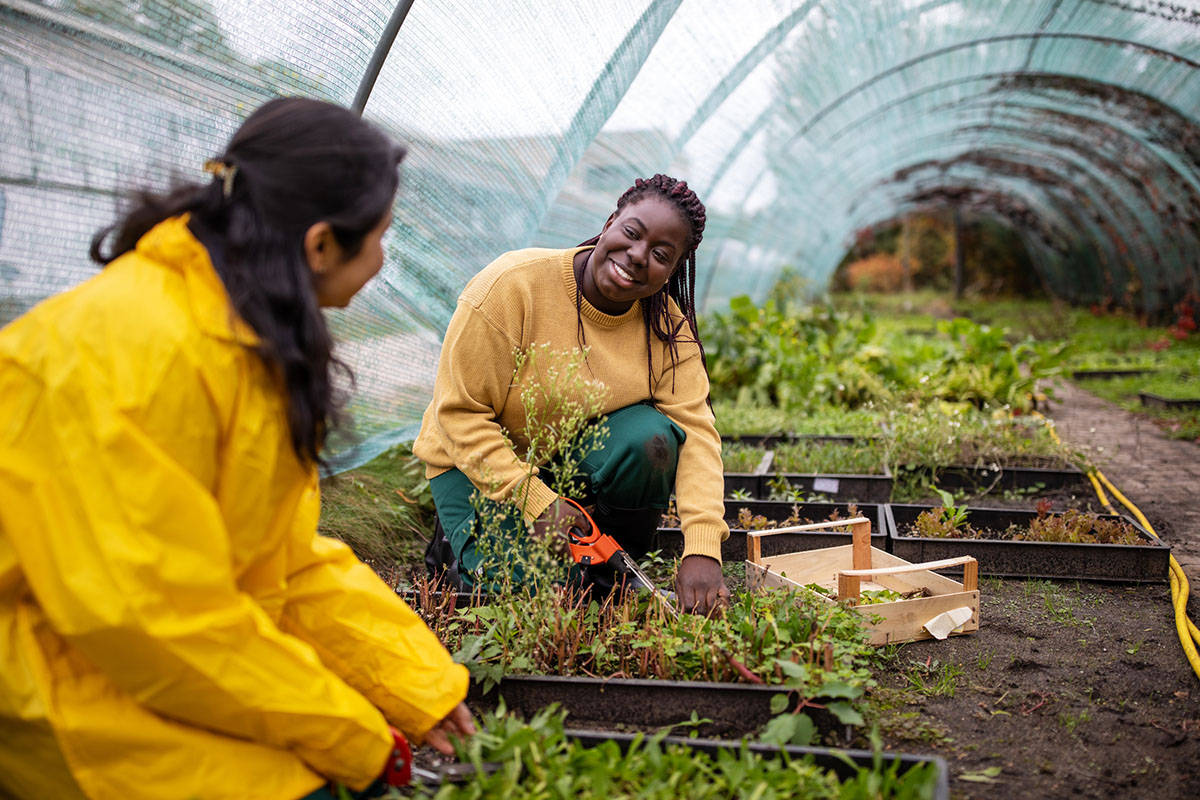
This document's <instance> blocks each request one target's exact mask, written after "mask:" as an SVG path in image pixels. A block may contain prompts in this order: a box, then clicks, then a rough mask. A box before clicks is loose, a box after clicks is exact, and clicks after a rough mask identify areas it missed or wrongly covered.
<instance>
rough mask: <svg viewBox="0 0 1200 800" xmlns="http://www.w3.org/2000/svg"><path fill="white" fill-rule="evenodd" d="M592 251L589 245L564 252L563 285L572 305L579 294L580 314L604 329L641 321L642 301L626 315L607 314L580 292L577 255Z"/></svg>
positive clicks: (631, 307) (633, 306) (630, 308)
mask: <svg viewBox="0 0 1200 800" xmlns="http://www.w3.org/2000/svg"><path fill="white" fill-rule="evenodd" d="M591 249H592V246H591V245H588V246H586V247H573V248H571V249H570V250H564V251H563V256H562V279H563V284H564V285H565V286H566V287H567V297H569V298H570V299H571V304H572V305H574V304H575V293H576V292H579V293H580V294H579V313H580V314H582V315H583V316H584V317H585V318H586V319H588V320H589V321H591V322H594V323H595V324H597V325H599V326H600V327H602V328H619V327H620V326H622V325H624V324H625V323H627V322H630V321H631V320H635V319H636V320H640V319H641V318H642V301H641V300H637V301H635V302H634V304H633V305H632V306H630V307H629V310H628V311H626V312H625V313H624V314H606V313H604V312H603V311H601V310H600V309H598V308H596V307H595V306H594V305H592V304H591V303H589V302H588V299H587V297H585V296H584V295H583V293H582V292H581V291H580V289H579V286H578V285H577V284H576V283H575V255H576V254H577V253H579V252H580V251H582V250H591Z"/></svg>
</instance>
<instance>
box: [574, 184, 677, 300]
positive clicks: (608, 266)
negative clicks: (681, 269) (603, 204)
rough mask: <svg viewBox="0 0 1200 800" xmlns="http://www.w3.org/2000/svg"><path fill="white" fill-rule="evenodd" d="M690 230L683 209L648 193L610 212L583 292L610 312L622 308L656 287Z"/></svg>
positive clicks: (669, 270)
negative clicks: (680, 209) (681, 210)
mask: <svg viewBox="0 0 1200 800" xmlns="http://www.w3.org/2000/svg"><path fill="white" fill-rule="evenodd" d="M691 236H692V231H691V228H690V227H689V226H688V222H687V220H686V219H685V218H684V216H683V214H682V213H681V212H680V211H679V210H678V209H677V208H675V206H674V205H672V204H671V202H670V201H668V200H665V199H663V198H661V197H657V196H654V195H650V196H647V197H644V198H642V199H641V200H638V201H637V202H634V203H630V204H628V205H626V206H625V207H624V208H622V209H620V210H618V211H617V212H616V213H615V214H613V215H612V216H611V217H609V218H608V222H606V223H605V224H604V230H603V231H602V232H601V233H600V239H599V241H597V242H596V247H595V249H593V250H592V252H591V254H590V256H589V258H588V263H587V269H586V270H585V271H584V275H583V285H582V286H581V287H580V288H581V289H582V290H583V296H584V297H585V298H587V301H588V302H589V303H591V304H592V305H593V306H595V307H596V308H598V309H599V310H601V311H604V312H605V313H608V314H622V313H624V312H626V311H628V310H629V308H630V307H631V306H632V305H633V304H634V302H635V301H637V300H640V299H642V298H645V297H649V296H650V295H652V294H654V293H655V292H657V291H658V290H659V289H661V288H662V287H663V286H665V285H666V283H667V281H668V280H670V278H671V274H672V273H673V272H674V271H675V267H677V266H678V265H679V262H680V260H681V259H682V258H683V256H684V255H686V253H687V246H688V243H689V242H690V241H691Z"/></svg>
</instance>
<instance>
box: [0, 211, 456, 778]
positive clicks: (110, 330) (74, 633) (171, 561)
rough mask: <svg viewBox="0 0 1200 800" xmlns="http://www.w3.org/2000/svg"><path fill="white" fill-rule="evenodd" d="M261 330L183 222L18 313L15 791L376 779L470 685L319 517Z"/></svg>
mask: <svg viewBox="0 0 1200 800" xmlns="http://www.w3.org/2000/svg"><path fill="white" fill-rule="evenodd" d="M256 341H257V340H256V338H255V336H254V333H253V331H251V330H250V329H249V327H248V326H247V325H245V323H244V322H241V321H240V320H239V319H238V318H236V316H235V315H234V312H233V311H232V307H231V306H230V304H229V300H228V296H227V295H226V293H225V290H224V287H223V285H222V283H221V281H220V279H219V278H218V276H217V274H216V272H215V271H214V270H213V267H212V264H211V262H210V261H209V258H208V254H207V252H206V251H205V250H204V248H203V247H202V246H201V245H200V243H199V242H198V241H197V240H196V239H194V238H193V237H192V235H191V233H190V232H189V231H188V229H187V227H186V224H185V219H182V218H180V219H172V220H168V221H166V222H163V223H162V224H160V225H158V226H157V227H155V228H154V229H153V230H152V231H150V232H149V233H148V234H146V236H145V237H143V238H142V240H141V241H140V242H139V243H138V245H137V249H136V250H135V251H134V252H132V253H129V254H126V255H125V256H123V257H121V258H120V259H118V260H116V261H114V262H113V263H112V264H111V265H109V266H108V267H107V268H106V269H104V270H103V271H102V272H101V273H100V274H99V275H97V276H96V277H94V278H92V279H91V280H89V281H87V282H86V283H84V284H82V285H81V286H79V287H77V288H75V289H73V290H71V291H69V292H66V293H64V294H61V295H58V296H56V297H53V298H51V299H49V300H47V301H45V302H44V303H42V304H41V305H39V306H38V307H37V308H35V309H33V310H32V311H31V312H29V313H28V314H26V315H25V316H24V317H22V318H20V319H18V320H16V321H15V322H13V323H12V324H11V325H9V326H8V327H6V328H4V329H3V330H2V331H0V797H4V796H8V795H11V796H15V797H20V798H34V799H36V800H42V799H43V798H46V799H47V800H50V799H52V800H64V799H65V798H71V797H79V796H80V795H81V794H82V795H85V796H87V797H91V798H114V800H140V799H141V798H146V800H175V799H176V798H178V800H185V798H201V799H203V800H207V799H208V798H237V800H250V798H264V800H266V799H267V798H270V800H287V799H289V798H299V797H302V796H304V795H305V794H308V793H309V792H311V791H313V790H314V789H316V788H318V787H319V786H320V785H322V784H323V783H324V782H325V779H326V778H331V779H335V780H339V781H342V782H344V783H346V784H348V785H350V786H352V787H355V788H361V787H363V786H365V785H366V784H367V783H369V782H370V781H371V780H372V779H374V778H375V777H377V776H378V774H379V773H380V771H381V769H382V767H383V763H384V760H385V758H386V756H387V753H388V751H389V745H390V742H391V736H390V734H389V732H388V723H387V721H385V717H386V719H387V720H389V721H390V722H391V723H392V724H394V725H395V726H396V727H397V728H399V729H400V730H402V731H403V732H404V733H405V734H407V735H408V736H410V737H411V738H414V739H416V740H418V741H419V740H421V738H422V737H423V735H424V734H425V733H426V732H427V731H428V730H429V728H430V727H432V726H433V725H434V724H435V723H436V722H437V721H438V720H440V719H442V718H443V717H445V716H446V714H448V713H449V712H450V710H451V709H453V708H454V706H455V705H456V704H458V703H459V702H460V701H461V700H462V699H463V697H464V696H465V694H466V687H467V674H466V670H465V669H464V668H463V667H462V666H459V665H455V664H453V663H452V662H451V659H450V656H449V654H448V653H447V652H446V650H445V649H444V648H443V647H442V645H441V644H440V643H439V642H438V641H437V639H436V638H435V637H434V635H433V634H432V633H431V632H430V631H429V629H428V628H427V627H426V626H425V625H424V624H423V623H422V622H421V620H420V618H418V617H417V616H416V615H415V614H414V613H413V612H412V611H411V610H410V609H409V608H408V607H407V606H406V605H405V604H404V603H403V602H401V601H400V600H399V599H398V598H397V597H396V595H395V593H394V592H392V591H391V590H390V589H389V588H388V587H387V585H386V584H384V582H383V581H382V580H380V579H379V578H378V577H376V576H375V574H374V573H373V572H372V571H371V570H370V569H369V568H367V567H366V566H364V565H363V564H362V563H361V562H359V561H358V560H357V559H356V558H355V557H354V555H353V554H352V553H351V552H350V550H349V549H348V548H347V547H346V546H345V545H343V544H341V543H340V542H336V541H333V540H330V539H327V538H323V537H320V536H317V535H316V526H317V517H318V514H319V508H320V501H319V494H318V484H317V478H316V475H315V472H314V470H312V469H309V468H307V467H303V466H301V463H300V462H299V460H298V459H297V458H296V456H295V455H294V453H293V451H292V445H291V439H290V437H289V433H288V425H287V417H286V411H285V400H284V398H283V396H282V395H281V392H280V391H279V389H278V388H277V387H276V385H275V384H274V383H273V382H272V380H271V379H270V378H269V376H268V373H267V370H266V369H265V367H264V366H263V365H262V363H261V362H260V360H259V359H258V357H257V356H255V355H254V354H253V352H251V351H250V350H249V349H247V345H250V344H254V343H255V342H256ZM381 711H382V713H381Z"/></svg>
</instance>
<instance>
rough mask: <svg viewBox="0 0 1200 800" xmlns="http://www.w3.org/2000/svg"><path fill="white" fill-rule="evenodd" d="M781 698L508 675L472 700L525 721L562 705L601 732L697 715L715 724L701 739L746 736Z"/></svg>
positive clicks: (759, 691) (710, 686) (477, 690)
mask: <svg viewBox="0 0 1200 800" xmlns="http://www.w3.org/2000/svg"><path fill="white" fill-rule="evenodd" d="M778 694H786V691H785V690H784V689H782V688H781V687H778V686H758V685H753V684H749V683H713V682H709V681H660V680H648V679H633V678H608V679H605V678H588V677H563V676H561V675H506V676H504V677H503V678H502V679H501V680H500V681H499V683H497V684H496V685H495V686H493V687H491V689H489V690H488V691H487V692H486V693H485V692H484V691H483V689H482V684H478V683H472V684H471V687H470V689H469V690H468V692H467V700H468V702H469V703H471V704H472V705H478V706H480V707H486V708H494V707H496V705H497V704H498V703H499V700H500V698H501V697H503V698H504V704H505V706H506V707H507V708H508V709H509V710H511V711H516V712H518V713H519V714H521V715H523V716H525V717H530V716H533V715H534V714H536V713H537V712H538V710H540V709H542V708H545V707H546V706H548V705H550V704H551V703H558V704H559V705H561V706H562V707H563V708H564V709H566V710H567V712H568V715H569V716H568V719H570V720H571V723H572V724H574V725H580V726H584V727H601V728H612V727H617V726H621V725H636V726H639V727H644V728H665V727H669V726H671V725H678V724H679V723H680V722H682V721H683V720H686V719H690V718H691V716H692V714H693V712H694V713H695V714H696V716H697V717H699V718H707V719H709V720H711V722H708V723H705V724H703V725H701V726H700V727H699V728H698V731H699V733H700V735H702V736H746V735H749V734H752V733H756V732H757V731H758V730H759V728H761V727H762V726H763V725H765V724H766V723H768V722H769V721H770V720H771V719H772V717H774V716H775V715H774V714H772V713H771V698H772V697H774V696H775V695H778ZM797 702H798V699H797V698H796V697H795V695H794V694H793V695H790V696H789V699H788V703H789V708H790V709H794V708H795V707H796V703H797ZM806 713H808V715H809V717H811V718H812V720H813V723H814V725H815V726H816V728H817V730H819V731H821V732H822V733H830V732H840V731H842V730H843V729H844V726H843V725H842V724H841V723H840V722H838V720H837V718H836V717H835V716H833V714H831V713H829V712H828V711H826V710H824V709H809V710H808V711H807V712H806Z"/></svg>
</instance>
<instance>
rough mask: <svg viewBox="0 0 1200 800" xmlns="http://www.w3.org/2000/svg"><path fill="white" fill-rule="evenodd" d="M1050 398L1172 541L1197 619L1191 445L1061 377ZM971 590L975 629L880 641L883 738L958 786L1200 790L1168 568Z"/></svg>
mask: <svg viewBox="0 0 1200 800" xmlns="http://www.w3.org/2000/svg"><path fill="white" fill-rule="evenodd" d="M1057 395H1058V397H1059V403H1057V404H1056V405H1055V406H1054V407H1053V408H1052V411H1051V414H1050V416H1051V417H1052V418H1053V419H1054V420H1055V421H1056V424H1057V426H1058V430H1059V433H1060V435H1061V436H1062V437H1063V438H1064V440H1066V441H1067V442H1068V443H1069V444H1070V445H1071V446H1073V447H1075V448H1077V449H1080V450H1083V451H1085V452H1087V453H1088V454H1089V455H1090V457H1091V458H1092V459H1093V460H1094V461H1095V462H1096V463H1098V464H1099V465H1100V467H1101V469H1102V470H1103V472H1104V473H1105V475H1107V476H1108V478H1109V479H1110V480H1111V481H1112V482H1113V483H1114V484H1115V485H1116V486H1117V488H1119V489H1120V490H1121V491H1122V492H1123V493H1125V495H1126V496H1127V497H1129V499H1130V500H1132V501H1133V502H1134V504H1136V505H1137V506H1138V507H1139V508H1140V509H1141V510H1142V512H1143V513H1144V514H1145V515H1146V517H1147V518H1148V519H1149V521H1150V523H1151V524H1152V525H1153V526H1154V528H1155V530H1156V531H1157V532H1158V533H1159V535H1160V536H1162V538H1163V539H1164V540H1165V541H1166V542H1167V543H1168V544H1170V545H1172V548H1173V552H1174V553H1175V555H1176V557H1177V558H1178V560H1179V561H1180V563H1181V564H1183V565H1184V569H1185V571H1186V572H1187V574H1188V577H1189V580H1190V581H1191V584H1192V586H1191V589H1192V591H1191V599H1190V606H1189V610H1190V611H1191V613H1192V617H1193V619H1196V618H1198V617H1200V595H1198V591H1197V584H1200V511H1198V510H1197V506H1196V503H1195V498H1196V497H1198V496H1200V446H1197V445H1196V444H1194V443H1191V442H1182V441H1175V440H1170V439H1167V438H1166V437H1164V436H1163V435H1162V434H1161V433H1159V431H1158V429H1157V428H1155V426H1154V425H1153V424H1152V423H1150V422H1149V421H1147V420H1145V419H1141V418H1138V417H1136V416H1135V415H1133V414H1130V413H1128V412H1126V411H1123V410H1122V409H1120V408H1118V407H1117V406H1114V405H1112V404H1111V403H1107V402H1105V401H1103V400H1101V399H1099V398H1097V397H1095V396H1094V395H1091V394H1089V393H1087V392H1085V391H1082V390H1080V389H1077V388H1075V387H1073V386H1070V385H1065V386H1062V387H1060V388H1058V389H1057ZM1056 499H1057V500H1058V501H1059V502H1058V503H1056V505H1059V504H1061V505H1077V506H1083V507H1088V506H1091V507H1093V508H1094V509H1095V510H1101V509H1100V508H1099V506H1098V504H1097V503H1096V502H1095V500H1094V498H1086V497H1083V496H1076V497H1074V498H1071V497H1069V496H1068V497H1060V498H1056ZM1017 502H1019V501H1017ZM992 504H993V503H990V502H989V503H988V505H992ZM1003 504H1004V505H1007V504H1008V503H1003ZM981 595H982V599H981V608H980V617H981V625H980V630H979V632H978V633H977V634H974V635H971V636H962V637H954V638H951V639H949V640H946V641H944V642H933V641H930V642H917V643H912V644H907V645H902V646H900V647H897V648H895V650H894V651H893V652H892V653H890V654H889V655H890V660H889V666H888V668H887V669H886V670H885V671H884V672H883V674H881V675H880V682H881V684H882V687H881V689H880V690H879V691H878V692H876V695H875V697H876V699H877V700H878V701H879V704H880V706H881V710H880V712H879V715H878V717H879V724H880V725H881V727H882V730H883V733H884V738H885V741H886V743H887V746H888V747H890V748H891V749H895V750H902V751H905V752H911V753H935V754H939V755H942V756H943V757H945V758H946V759H947V761H948V762H949V764H950V768H951V793H952V796H953V797H955V798H1026V797H1051V796H1054V797H1096V798H1107V797H1112V796H1125V797H1150V796H1153V797H1155V798H1161V799H1162V800H1166V799H1167V798H1197V797H1200V680H1198V679H1197V677H1196V675H1195V674H1194V673H1193V671H1192V669H1191V667H1190V666H1189V665H1188V663H1187V660H1186V658H1185V656H1184V653H1183V649H1182V647H1181V646H1180V643H1179V639H1178V637H1177V635H1176V632H1175V621H1174V615H1173V613H1172V609H1171V603H1170V590H1169V587H1168V585H1167V583H1166V582H1165V581H1164V583H1162V584H1161V585H1143V586H1127V585H1119V584H1100V583H1078V582H1068V583H1058V582H1056V583H1051V582H1048V581H1020V580H1003V581H1001V580H995V579H984V580H982V581H981Z"/></svg>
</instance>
